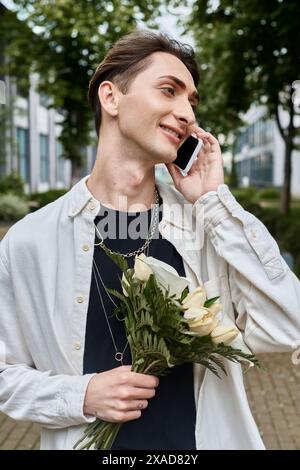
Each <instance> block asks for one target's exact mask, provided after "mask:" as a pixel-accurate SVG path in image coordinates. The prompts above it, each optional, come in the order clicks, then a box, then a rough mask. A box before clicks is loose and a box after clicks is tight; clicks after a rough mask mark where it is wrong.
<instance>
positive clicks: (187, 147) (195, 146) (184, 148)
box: [173, 134, 203, 173]
mask: <svg viewBox="0 0 300 470" xmlns="http://www.w3.org/2000/svg"><path fill="white" fill-rule="evenodd" d="M202 145H203V142H202V140H201V139H198V137H196V135H195V134H192V135H191V136H190V137H188V138H187V139H186V141H185V142H183V144H182V145H181V147H179V149H178V152H177V158H176V160H174V162H173V163H174V164H175V165H176V166H178V168H180V170H182V171H183V172H184V173H187V172H188V171H189V169H190V168H191V166H192V164H193V162H194V160H195V159H196V158H197V155H198V153H199V152H200V149H201V147H202Z"/></svg>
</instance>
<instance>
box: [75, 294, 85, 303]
mask: <svg viewBox="0 0 300 470" xmlns="http://www.w3.org/2000/svg"><path fill="white" fill-rule="evenodd" d="M76 302H77V303H78V304H82V302H84V298H83V297H82V295H79V296H78V297H77V299H76Z"/></svg>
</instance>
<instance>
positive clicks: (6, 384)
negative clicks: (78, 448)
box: [0, 242, 95, 428]
mask: <svg viewBox="0 0 300 470" xmlns="http://www.w3.org/2000/svg"><path fill="white" fill-rule="evenodd" d="M3 245H4V244H3V242H1V244H0V304H1V309H0V310H1V315H0V411H2V412H3V413H5V414H7V415H9V416H10V417H11V418H13V419H15V420H21V421H23V420H24V421H33V422H37V423H40V424H42V425H43V426H45V427H48V428H64V427H68V426H73V425H78V424H84V423H88V422H91V421H94V420H95V418H94V417H91V416H85V415H84V414H83V403H84V397H85V392H86V388H87V385H88V383H89V381H90V379H91V377H92V376H93V375H94V374H87V375H83V376H68V375H53V374H52V372H51V371H44V372H41V371H38V370H36V369H35V368H34V364H33V361H32V358H31V356H30V352H29V350H28V347H27V345H26V342H25V340H24V337H23V334H22V328H21V326H20V323H19V320H18V318H17V315H16V305H15V300H14V292H13V283H12V280H11V276H10V272H9V266H8V262H7V260H6V259H5V254H4V248H3Z"/></svg>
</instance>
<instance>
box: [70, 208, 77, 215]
mask: <svg viewBox="0 0 300 470" xmlns="http://www.w3.org/2000/svg"><path fill="white" fill-rule="evenodd" d="M77 210H78V209H77V207H72V210H71V212H72V214H73V215H74V214H76V212H77Z"/></svg>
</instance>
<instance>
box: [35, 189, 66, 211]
mask: <svg viewBox="0 0 300 470" xmlns="http://www.w3.org/2000/svg"><path fill="white" fill-rule="evenodd" d="M66 192H67V190H66V189H50V190H49V191H46V192H44V193H31V194H29V195H28V200H29V201H30V202H36V203H37V206H38V208H41V207H44V206H46V205H47V204H50V202H53V201H55V200H56V199H58V198H59V197H61V196H63V195H64V194H66Z"/></svg>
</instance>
